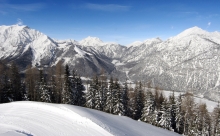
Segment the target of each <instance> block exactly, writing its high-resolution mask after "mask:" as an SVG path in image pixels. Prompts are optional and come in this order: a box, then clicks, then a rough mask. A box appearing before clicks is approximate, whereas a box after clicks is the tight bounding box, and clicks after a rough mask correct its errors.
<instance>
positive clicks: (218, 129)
mask: <svg viewBox="0 0 220 136" xmlns="http://www.w3.org/2000/svg"><path fill="white" fill-rule="evenodd" d="M212 122H213V123H212V124H213V132H212V135H213V136H215V135H220V105H219V103H218V105H217V107H215V108H214V110H213V112H212Z"/></svg>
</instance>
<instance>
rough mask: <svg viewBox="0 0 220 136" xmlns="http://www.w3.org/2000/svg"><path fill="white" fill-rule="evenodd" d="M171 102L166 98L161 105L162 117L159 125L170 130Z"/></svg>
mask: <svg viewBox="0 0 220 136" xmlns="http://www.w3.org/2000/svg"><path fill="white" fill-rule="evenodd" d="M170 106H171V105H170V103H169V102H168V100H167V99H165V100H164V101H163V103H162V105H161V111H160V113H161V114H162V115H161V119H160V121H159V122H158V123H159V125H160V126H161V127H162V128H164V129H168V130H170V126H171V116H170Z"/></svg>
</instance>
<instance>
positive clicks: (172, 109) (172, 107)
mask: <svg viewBox="0 0 220 136" xmlns="http://www.w3.org/2000/svg"><path fill="white" fill-rule="evenodd" d="M169 104H170V129H171V130H172V131H174V132H176V131H177V130H176V101H175V96H174V91H173V93H172V94H171V95H170V96H169Z"/></svg>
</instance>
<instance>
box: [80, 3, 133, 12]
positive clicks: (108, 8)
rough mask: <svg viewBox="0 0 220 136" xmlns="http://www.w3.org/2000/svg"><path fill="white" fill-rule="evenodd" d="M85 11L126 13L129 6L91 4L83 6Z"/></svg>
mask: <svg viewBox="0 0 220 136" xmlns="http://www.w3.org/2000/svg"><path fill="white" fill-rule="evenodd" d="M84 7H85V8H87V9H91V10H100V11H128V10H129V9H130V6H123V5H117V4H92V3H87V4H85V6H84Z"/></svg>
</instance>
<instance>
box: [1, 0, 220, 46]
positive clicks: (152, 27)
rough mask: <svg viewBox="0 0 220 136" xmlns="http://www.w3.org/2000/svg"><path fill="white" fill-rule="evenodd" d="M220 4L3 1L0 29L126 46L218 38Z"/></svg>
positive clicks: (212, 0) (218, 0)
mask: <svg viewBox="0 0 220 136" xmlns="http://www.w3.org/2000/svg"><path fill="white" fill-rule="evenodd" d="M219 7H220V0H63V1H61V0H0V25H13V24H23V25H27V26H29V27H31V28H34V29H36V30H39V31H41V32H43V33H45V34H46V35H48V36H50V37H51V38H55V39H75V40H78V41H79V40H81V39H83V38H86V37H87V36H94V37H99V38H100V39H101V40H103V41H104V42H117V43H120V44H122V45H127V44H129V43H131V42H134V41H144V40H146V39H149V38H156V37H160V38H161V39H163V40H166V39H167V38H169V37H172V36H175V35H177V34H178V33H180V32H182V31H183V30H185V29H187V28H190V27H193V26H198V27H200V28H202V29H204V30H207V31H210V32H211V31H219V32H220V8H219Z"/></svg>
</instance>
